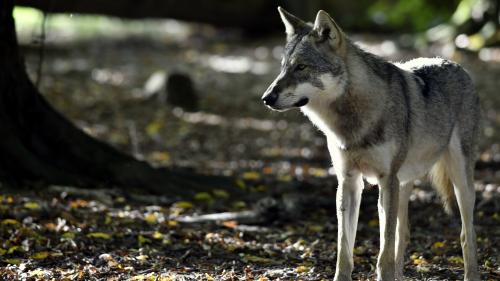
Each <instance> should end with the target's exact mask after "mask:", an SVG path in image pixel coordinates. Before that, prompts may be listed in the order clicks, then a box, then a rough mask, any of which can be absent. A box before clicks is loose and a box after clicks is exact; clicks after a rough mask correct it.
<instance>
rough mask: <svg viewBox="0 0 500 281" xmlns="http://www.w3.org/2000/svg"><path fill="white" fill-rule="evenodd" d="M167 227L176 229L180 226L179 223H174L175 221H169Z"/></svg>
mask: <svg viewBox="0 0 500 281" xmlns="http://www.w3.org/2000/svg"><path fill="white" fill-rule="evenodd" d="M167 225H168V226H172V227H175V226H178V225H179V223H178V222H177V221H174V220H169V221H167Z"/></svg>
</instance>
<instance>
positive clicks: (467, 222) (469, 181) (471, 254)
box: [444, 132, 480, 281]
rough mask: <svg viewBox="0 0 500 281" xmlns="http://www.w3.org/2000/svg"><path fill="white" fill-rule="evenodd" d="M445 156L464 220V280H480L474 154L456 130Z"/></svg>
mask: <svg viewBox="0 0 500 281" xmlns="http://www.w3.org/2000/svg"><path fill="white" fill-rule="evenodd" d="M469 154H470V153H469ZM444 157H445V161H446V166H447V168H448V174H449V176H450V179H451V181H452V183H453V187H454V191H455V196H456V198H457V202H458V208H459V210H460V218H461V220H462V230H461V233H460V241H461V244H462V253H463V258H464V267H465V268H464V270H465V274H464V280H466V281H476V280H480V279H479V273H478V268H477V248H476V232H475V230H474V224H473V217H474V203H475V200H476V193H475V190H474V181H473V173H474V159H473V157H472V155H464V153H463V149H462V146H461V143H460V140H459V138H458V136H457V134H456V132H455V133H454V134H453V136H452V138H451V141H450V145H449V147H448V151H447V153H445V156H444Z"/></svg>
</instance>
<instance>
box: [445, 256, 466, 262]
mask: <svg viewBox="0 0 500 281" xmlns="http://www.w3.org/2000/svg"><path fill="white" fill-rule="evenodd" d="M448 262H450V263H456V264H463V263H464V259H463V258H462V257H459V256H451V257H449V258H448Z"/></svg>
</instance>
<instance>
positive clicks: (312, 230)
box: [308, 224, 324, 233]
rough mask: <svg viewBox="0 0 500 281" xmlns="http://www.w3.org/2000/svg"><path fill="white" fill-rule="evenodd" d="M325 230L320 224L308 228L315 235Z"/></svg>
mask: <svg viewBox="0 0 500 281" xmlns="http://www.w3.org/2000/svg"><path fill="white" fill-rule="evenodd" d="M323 228H324V227H323V226H322V225H319V224H313V225H310V226H309V227H308V229H309V231H311V232H314V233H318V232H321V231H323Z"/></svg>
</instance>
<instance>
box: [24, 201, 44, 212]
mask: <svg viewBox="0 0 500 281" xmlns="http://www.w3.org/2000/svg"><path fill="white" fill-rule="evenodd" d="M24 208H26V209H29V210H40V209H41V207H40V204H38V203H37V202H26V203H24Z"/></svg>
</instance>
